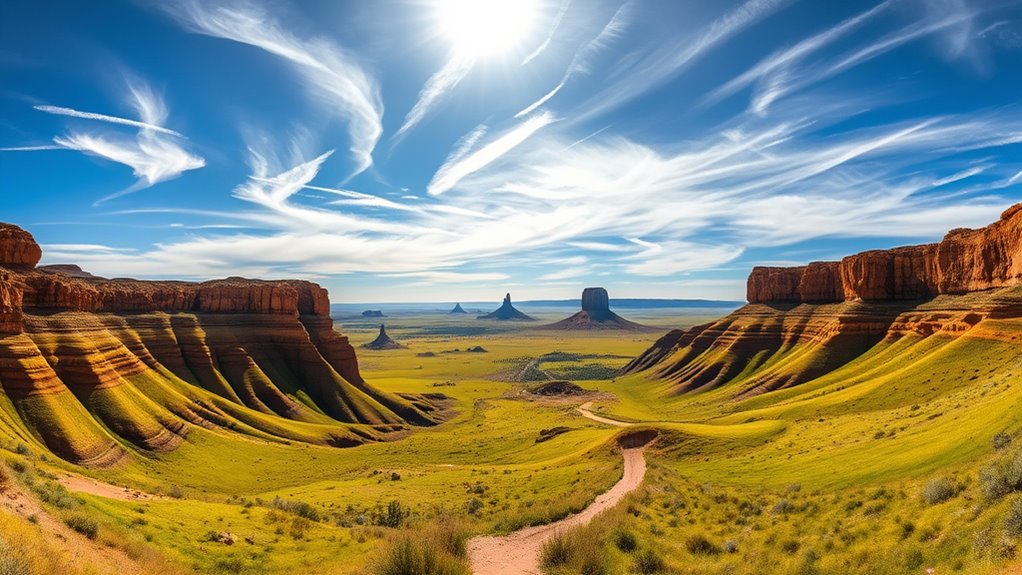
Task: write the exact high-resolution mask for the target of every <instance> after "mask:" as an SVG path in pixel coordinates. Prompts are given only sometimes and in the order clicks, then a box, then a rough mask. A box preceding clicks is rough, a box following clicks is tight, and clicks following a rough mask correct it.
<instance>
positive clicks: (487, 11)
mask: <svg viewBox="0 0 1022 575" xmlns="http://www.w3.org/2000/svg"><path fill="white" fill-rule="evenodd" d="M538 8H539V7H538V5H537V1H536V0H437V1H436V3H435V10H436V18H437V24H438V26H439V28H440V31H441V33H442V34H443V36H445V37H446V38H447V40H448V41H449V42H450V43H451V47H452V48H453V49H454V51H455V52H457V53H459V54H461V55H465V56H470V57H486V56H497V55H501V54H505V53H507V52H509V51H511V50H513V49H514V48H516V47H517V46H518V45H519V44H521V43H522V41H523V40H525V39H526V38H527V37H528V36H529V34H530V33H531V32H532V31H533V28H534V27H535V24H536V20H537V17H538V14H537V12H538Z"/></svg>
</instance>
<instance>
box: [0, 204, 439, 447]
mask: <svg viewBox="0 0 1022 575" xmlns="http://www.w3.org/2000/svg"><path fill="white" fill-rule="evenodd" d="M40 253H41V252H40V250H39V246H38V245H36V244H35V242H34V241H33V239H32V236H31V235H30V234H28V233H27V232H24V231H23V230H21V229H20V228H17V227H16V226H11V225H7V224H0V396H5V397H6V398H7V399H9V400H10V401H11V402H12V403H13V404H14V405H15V406H16V407H17V411H16V412H17V413H18V414H19V415H18V417H20V418H21V422H20V423H17V424H16V425H17V426H19V427H21V426H24V427H26V428H28V429H31V430H33V432H34V434H35V436H36V437H37V438H38V439H39V440H40V441H41V442H42V443H43V444H44V445H45V447H46V448H48V449H49V450H50V451H52V452H53V453H55V454H57V455H59V456H60V457H63V458H64V459H67V460H69V461H74V462H77V463H82V464H88V465H107V464H112V463H114V462H116V461H118V460H119V459H121V458H123V457H129V456H130V455H129V453H128V451H126V450H124V449H123V448H122V443H123V442H128V443H131V444H133V445H135V446H137V447H139V448H141V449H144V450H150V451H165V450H169V449H174V448H176V447H177V446H178V445H179V444H181V443H182V442H183V441H186V440H187V436H188V433H189V428H190V427H191V426H200V427H216V426H220V427H222V428H224V429H226V430H229V431H230V432H236V433H248V434H252V435H255V436H257V437H260V438H262V439H266V438H274V439H277V440H287V441H307V442H311V443H317V444H323V445H334V446H351V445H358V444H361V443H364V442H366V441H373V440H377V439H382V438H383V437H384V434H388V433H390V432H393V431H398V430H401V429H403V428H404V427H405V425H406V424H408V423H413V424H419V425H432V424H435V423H436V422H437V417H436V415H435V413H433V412H435V410H436V406H435V405H433V404H431V403H429V401H427V400H426V399H424V398H423V397H421V396H413V395H401V396H399V395H395V394H391V393H388V392H385V391H382V390H379V389H376V388H374V387H372V386H370V385H369V384H368V383H366V382H365V380H364V379H363V378H362V376H361V374H360V373H359V368H358V359H357V357H356V355H355V350H354V348H353V347H352V345H351V344H350V343H349V341H348V338H347V337H344V336H343V335H341V334H339V333H338V332H337V331H336V330H335V329H334V325H333V320H332V319H331V318H330V299H329V296H328V294H327V291H326V290H325V289H323V288H322V287H320V286H319V285H316V284H314V283H311V282H307V281H299V280H287V281H261V280H250V279H244V278H237V277H232V278H227V279H222V280H213V281H207V282H202V283H191V282H176V281H138V280H131V279H117V280H108V279H104V278H99V277H96V276H92V275H90V274H88V273H86V272H83V271H82V270H81V269H79V268H77V267H76V266H45V267H43V268H38V269H37V268H35V267H34V266H35V264H36V263H37V262H38V261H39V258H40ZM153 386H156V387H153ZM12 413H13V412H12ZM8 415H9V414H8V413H6V412H2V410H0V429H2V428H3V427H4V426H5V425H11V424H12V422H10V421H5V417H7V416H8ZM277 417H279V418H285V419H288V420H291V423H289V424H288V425H280V424H279V423H276V422H274V421H273V418H277Z"/></svg>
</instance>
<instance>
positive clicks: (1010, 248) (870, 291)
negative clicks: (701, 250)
mask: <svg viewBox="0 0 1022 575" xmlns="http://www.w3.org/2000/svg"><path fill="white" fill-rule="evenodd" d="M1020 278H1022V204H1018V205H1015V206H1012V207H1011V208H1009V209H1008V210H1005V212H1004V213H1003V214H1001V219H1000V220H998V221H997V222H994V223H993V224H991V225H989V226H986V227H985V228H980V229H978V230H970V229H957V230H952V231H951V232H949V233H948V234H947V235H946V236H945V237H944V239H943V240H941V241H940V242H938V243H933V244H924V245H919V246H908V247H901V248H894V249H891V250H873V251H868V252H862V253H859V254H855V255H852V256H848V257H846V258H844V259H842V260H841V261H840V262H815V263H812V264H809V265H808V266H800V267H792V268H776V267H756V268H753V270H752V273H751V274H750V275H749V280H748V284H747V287H748V289H747V298H748V300H749V302H750V303H765V302H792V303H802V302H806V303H828V302H839V301H851V300H867V301H882V300H916V299H928V298H932V297H934V296H937V295H940V294H962V293H967V292H972V291H980V290H986V289H991V288H997V287H1005V286H1011V285H1016V284H1018V283H1020Z"/></svg>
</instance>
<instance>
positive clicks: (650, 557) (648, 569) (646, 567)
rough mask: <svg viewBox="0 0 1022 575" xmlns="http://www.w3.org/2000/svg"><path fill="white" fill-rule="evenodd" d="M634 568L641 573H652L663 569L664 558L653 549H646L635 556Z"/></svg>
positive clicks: (649, 574) (645, 574) (648, 574)
mask: <svg viewBox="0 0 1022 575" xmlns="http://www.w3.org/2000/svg"><path fill="white" fill-rule="evenodd" d="M635 570H636V571H638V572H639V573H642V575H653V574H654V573H659V572H661V571H663V570H664V560H663V559H661V558H660V556H659V555H657V554H656V553H654V552H653V551H651V550H649V549H646V550H645V551H643V552H642V553H639V554H638V555H636V556H635Z"/></svg>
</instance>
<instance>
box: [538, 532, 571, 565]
mask: <svg viewBox="0 0 1022 575" xmlns="http://www.w3.org/2000/svg"><path fill="white" fill-rule="evenodd" d="M539 559H540V563H541V564H542V565H543V567H546V568H548V569H549V568H552V567H559V566H561V565H565V564H567V563H568V562H569V561H571V542H570V541H568V538H567V537H565V536H564V535H562V534H560V533H558V534H556V535H554V536H553V538H551V539H550V540H549V541H547V542H546V543H544V544H543V550H542V551H540V555H539Z"/></svg>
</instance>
